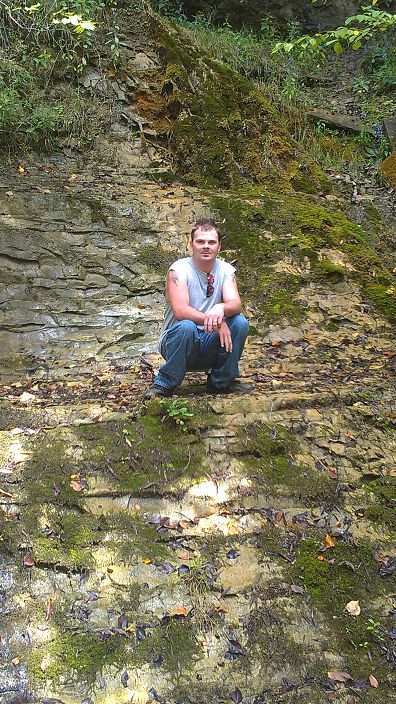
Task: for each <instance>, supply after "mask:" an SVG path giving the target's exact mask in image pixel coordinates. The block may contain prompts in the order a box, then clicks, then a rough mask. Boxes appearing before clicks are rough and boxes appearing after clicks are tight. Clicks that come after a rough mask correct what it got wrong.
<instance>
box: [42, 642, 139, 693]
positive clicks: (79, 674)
mask: <svg viewBox="0 0 396 704" xmlns="http://www.w3.org/2000/svg"><path fill="white" fill-rule="evenodd" d="M127 648H128V640H127V639H126V638H125V637H124V636H121V635H113V636H111V637H108V638H106V639H105V638H104V637H102V636H100V635H99V634H96V633H63V634H61V635H59V636H58V637H57V638H55V640H53V641H52V642H51V643H49V644H48V645H46V646H45V647H43V648H39V649H37V650H33V651H32V654H31V663H30V666H31V672H32V674H33V676H34V677H35V678H36V679H38V680H40V679H41V680H43V679H52V680H57V679H58V678H59V677H61V676H63V677H66V678H67V679H68V680H69V681H70V680H71V681H73V680H74V681H76V680H83V681H85V682H93V681H94V680H95V678H96V675H97V673H98V672H101V671H102V670H103V668H104V667H105V666H106V665H117V664H119V663H122V662H123V661H124V659H125V656H126V651H127ZM43 658H44V659H45V660H44V661H45V663H46V665H45V668H44V672H43V669H42V667H41V664H42V661H43Z"/></svg>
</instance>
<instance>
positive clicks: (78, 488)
mask: <svg viewBox="0 0 396 704" xmlns="http://www.w3.org/2000/svg"><path fill="white" fill-rule="evenodd" d="M70 486H71V488H72V489H73V491H82V490H83V486H82V484H80V482H78V481H77V479H72V480H71V482H70Z"/></svg>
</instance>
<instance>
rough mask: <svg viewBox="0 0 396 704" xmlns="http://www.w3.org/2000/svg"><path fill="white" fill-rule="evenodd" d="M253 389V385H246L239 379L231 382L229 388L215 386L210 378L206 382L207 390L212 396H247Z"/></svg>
mask: <svg viewBox="0 0 396 704" xmlns="http://www.w3.org/2000/svg"><path fill="white" fill-rule="evenodd" d="M253 389H254V386H253V384H246V383H245V382H243V381H238V379H234V380H233V381H231V383H230V384H229V385H228V386H214V385H213V384H212V382H211V380H210V379H209V378H208V381H207V382H206V390H207V391H208V392H209V393H210V394H238V393H239V394H247V393H249V392H250V391H253Z"/></svg>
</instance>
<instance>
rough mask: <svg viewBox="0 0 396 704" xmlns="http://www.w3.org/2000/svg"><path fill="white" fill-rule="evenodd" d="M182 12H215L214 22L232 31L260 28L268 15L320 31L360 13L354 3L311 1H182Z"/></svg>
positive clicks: (280, 20) (283, 22) (342, 22)
mask: <svg viewBox="0 0 396 704" xmlns="http://www.w3.org/2000/svg"><path fill="white" fill-rule="evenodd" d="M182 8H183V10H184V11H185V12H186V14H187V15H188V16H194V15H196V14H197V13H198V12H202V11H206V12H208V11H210V12H212V13H213V12H214V13H215V18H216V19H217V18H219V20H225V19H227V20H228V21H229V22H230V23H231V24H232V26H234V27H242V26H246V25H247V26H253V27H260V23H261V20H262V18H263V17H265V16H266V15H270V16H272V17H274V18H275V19H276V20H277V21H278V22H280V23H282V24H286V23H287V22H291V21H298V22H300V23H301V24H302V26H303V27H304V28H306V29H308V30H316V31H320V30H321V29H329V28H334V27H337V26H339V25H340V24H344V21H345V19H346V17H349V16H350V15H355V14H356V13H357V12H358V11H359V8H360V5H359V3H357V2H354V1H353V0H341V2H317V3H315V4H313V3H312V2H310V0H292V1H290V2H279V1H278V0H275V1H274V2H268V0H260V2H255V3H253V2H251V1H250V0H247V1H245V2H243V3H241V2H238V0H220V1H219V2H215V3H210V4H209V3H206V2H202V0H198V1H197V0H184V2H183V4H182Z"/></svg>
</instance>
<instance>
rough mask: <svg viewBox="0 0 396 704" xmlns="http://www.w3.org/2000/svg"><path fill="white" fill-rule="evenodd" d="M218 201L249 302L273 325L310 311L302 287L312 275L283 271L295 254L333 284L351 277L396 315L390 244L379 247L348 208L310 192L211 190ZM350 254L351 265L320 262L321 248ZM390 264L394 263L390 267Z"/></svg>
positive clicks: (214, 206) (218, 213) (393, 317)
mask: <svg viewBox="0 0 396 704" xmlns="http://www.w3.org/2000/svg"><path fill="white" fill-rule="evenodd" d="M211 206H212V209H213V212H214V213H215V214H216V216H217V218H218V220H219V221H221V222H223V223H224V224H223V225H222V229H223V232H224V234H225V235H226V237H225V240H224V243H223V246H225V247H227V248H229V249H230V250H232V252H233V253H234V256H235V251H237V252H238V256H237V268H238V275H239V278H240V287H241V291H242V293H243V296H244V299H245V300H247V301H248V303H249V305H250V306H253V307H254V309H255V310H256V311H257V312H258V313H261V314H263V315H264V316H265V319H266V321H267V322H272V321H274V320H277V319H278V320H279V319H282V318H286V319H287V320H289V321H290V322H299V321H300V320H301V319H302V318H303V315H304V310H303V308H302V307H301V305H300V303H299V301H298V295H297V294H298V292H299V290H300V289H301V287H302V286H304V285H305V284H306V283H307V277H304V276H302V275H294V274H286V273H285V274H283V273H281V272H280V271H279V270H277V269H276V264H277V263H278V262H279V260H282V259H285V258H286V257H288V258H290V257H292V259H293V262H294V263H295V265H297V266H298V265H299V264H301V269H302V270H304V268H306V267H305V266H304V261H305V260H306V259H308V260H309V262H310V265H311V269H312V271H313V276H314V277H316V278H318V279H319V280H322V281H325V282H326V281H327V282H329V283H332V282H337V281H341V280H342V279H344V278H349V279H351V280H352V281H354V282H356V283H357V284H358V285H359V286H360V287H361V288H362V290H363V295H364V296H365V297H367V299H368V300H370V301H372V302H373V303H374V304H375V305H376V306H378V308H379V309H380V310H381V312H382V313H383V314H384V315H385V316H386V317H387V318H388V319H390V320H396V282H395V276H394V275H393V274H392V273H391V268H393V265H392V256H391V252H390V250H389V249H386V248H385V249H384V250H381V256H379V255H378V254H377V252H376V251H375V249H374V247H373V244H372V242H371V240H372V237H371V236H370V234H369V233H368V234H367V233H365V232H364V231H363V230H362V229H361V228H360V227H358V226H357V225H354V224H353V223H351V222H350V221H348V220H347V219H346V217H345V216H344V215H343V214H341V213H336V212H330V211H328V210H327V209H326V208H324V207H323V206H322V205H320V204H319V203H318V202H317V201H316V200H315V199H314V198H312V197H309V196H303V195H299V196H298V197H297V196H295V195H288V196H287V197H285V196H284V194H282V193H281V192H275V191H274V192H272V193H271V194H269V193H268V192H267V191H265V190H263V189H258V188H253V187H251V188H250V189H245V190H238V191H235V192H233V194H232V195H231V194H230V195H228V194H224V193H223V194H221V195H218V194H216V195H213V194H212V195H211ZM329 247H332V248H335V249H338V250H340V251H341V252H343V253H344V254H346V255H347V257H348V259H349V261H350V264H351V270H348V271H347V270H346V269H344V268H343V267H341V266H338V265H336V264H334V263H333V262H331V261H330V260H328V259H327V258H326V257H325V258H323V259H321V260H320V259H319V253H320V250H321V249H325V248H329ZM387 267H389V268H387Z"/></svg>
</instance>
